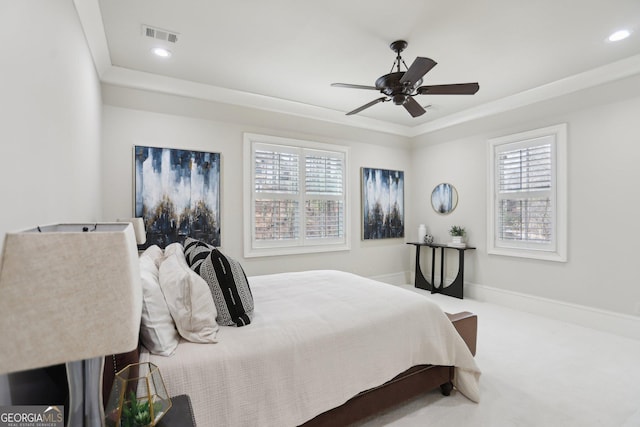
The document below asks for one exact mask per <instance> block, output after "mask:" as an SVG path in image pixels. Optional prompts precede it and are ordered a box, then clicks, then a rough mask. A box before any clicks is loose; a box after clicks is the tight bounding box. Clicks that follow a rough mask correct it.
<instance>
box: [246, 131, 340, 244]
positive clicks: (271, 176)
mask: <svg viewBox="0 0 640 427" xmlns="http://www.w3.org/2000/svg"><path fill="white" fill-rule="evenodd" d="M271 141H275V142H277V143H271ZM294 143H297V144H294ZM331 148H333V146H328V145H326V144H318V143H311V142H308V141H295V140H288V139H284V138H275V137H268V136H263V135H253V134H246V135H245V152H246V153H247V154H249V155H250V158H251V163H250V164H249V165H248V166H249V168H250V174H249V176H248V177H247V175H245V177H246V178H245V179H246V180H247V179H248V181H249V183H250V185H249V186H247V185H245V187H249V188H250V193H251V194H250V197H249V198H248V203H247V204H248V205H249V206H250V208H249V209H250V211H249V212H248V213H247V212H245V218H246V219H247V220H248V223H249V224H250V228H251V233H250V236H251V238H250V239H245V256H259V255H260V254H266V255H273V254H286V253H300V252H317V251H325V250H344V249H345V248H348V242H347V238H346V236H347V209H346V200H347V199H346V176H347V173H346V164H347V150H346V148H344V147H336V148H337V149H336V150H333V149H331Z"/></svg>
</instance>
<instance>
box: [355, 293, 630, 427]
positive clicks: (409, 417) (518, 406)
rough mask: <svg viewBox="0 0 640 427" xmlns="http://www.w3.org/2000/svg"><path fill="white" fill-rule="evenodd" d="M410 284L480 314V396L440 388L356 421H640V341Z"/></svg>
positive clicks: (613, 425)
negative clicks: (444, 393) (472, 398)
mask: <svg viewBox="0 0 640 427" xmlns="http://www.w3.org/2000/svg"><path fill="white" fill-rule="evenodd" d="M406 288H407V289H411V290H414V291H416V292H419V293H422V294H424V295H425V297H426V298H430V299H432V300H433V301H435V302H436V303H437V304H438V305H440V306H441V307H442V309H443V310H444V311H447V312H457V311H472V312H474V313H476V314H478V350H477V355H476V360H477V362H478V366H479V367H480V369H481V370H482V376H481V378H480V392H481V402H480V403H479V404H475V403H473V402H471V401H469V400H467V399H466V398H465V397H464V396H462V395H461V394H460V393H458V392H457V391H455V390H454V391H453V392H452V394H451V396H449V397H444V396H442V395H441V394H440V393H439V392H438V391H434V392H431V393H427V394H424V395H423V396H420V397H418V398H416V399H414V400H413V401H411V402H408V403H406V404H404V405H402V406H400V407H398V408H396V409H394V410H392V411H390V412H387V413H385V414H383V415H381V416H378V417H376V418H375V419H370V420H367V421H365V422H362V423H359V424H358V427H380V426H393V427H421V426H430V427H440V426H443V427H444V426H447V427H450V426H454V427H461V426H474V427H501V426H504V427H514V426H523V427H530V426H535V427H538V426H541V427H547V426H562V427H591V426H603V427H618V426H620V427H632V426H634V427H638V426H640V341H637V340H633V339H629V338H624V337H619V336H616V335H612V334H607V333H603V332H599V331H596V330H592V329H588V328H584V327H580V326H576V325H573V324H570V323H565V322H559V321H556V320H551V319H547V318H544V317H540V316H536V315H532V314H528V313H524V312H521V311H516V310H512V309H509V308H506V307H502V306H498V305H494V304H488V303H484V302H479V301H474V300H471V299H464V300H459V299H456V298H451V297H446V296H442V295H437V294H436V295H431V294H429V293H427V292H425V291H421V290H419V289H415V288H413V287H412V286H406Z"/></svg>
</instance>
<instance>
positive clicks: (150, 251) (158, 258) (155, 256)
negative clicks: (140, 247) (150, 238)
mask: <svg viewBox="0 0 640 427" xmlns="http://www.w3.org/2000/svg"><path fill="white" fill-rule="evenodd" d="M141 256H148V257H149V258H151V259H152V260H153V262H154V263H155V264H156V268H159V267H160V263H161V262H162V258H163V257H164V253H163V251H162V249H160V246H158V245H151V246H149V247H148V248H147V249H145V251H144V252H143V253H142V255H141Z"/></svg>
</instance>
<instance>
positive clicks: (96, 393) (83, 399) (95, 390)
mask: <svg viewBox="0 0 640 427" xmlns="http://www.w3.org/2000/svg"><path fill="white" fill-rule="evenodd" d="M66 366H67V380H68V382H69V407H68V410H67V414H68V415H67V427H80V426H82V427H103V426H104V408H103V406H102V370H103V369H104V357H94V358H92V359H85V360H79V361H76V362H68V363H67V364H66Z"/></svg>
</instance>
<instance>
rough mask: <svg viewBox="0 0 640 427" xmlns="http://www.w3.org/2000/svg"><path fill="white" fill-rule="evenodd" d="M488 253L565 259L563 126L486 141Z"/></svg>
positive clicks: (564, 130) (564, 148)
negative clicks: (487, 159)
mask: <svg viewBox="0 0 640 427" xmlns="http://www.w3.org/2000/svg"><path fill="white" fill-rule="evenodd" d="M488 157H489V159H490V160H489V161H490V164H489V170H490V171H491V174H490V179H489V181H490V182H489V185H488V188H489V198H490V200H489V203H488V206H489V210H490V212H489V215H488V218H489V223H488V229H489V235H488V243H489V244H488V252H489V253H490V254H498V255H512V256H520V257H529V258H538V259H547V260H553V261H566V172H565V171H566V125H558V126H552V127H549V128H544V129H538V130H534V131H530V132H524V133H521V134H516V135H509V136H506V137H502V138H495V139H491V140H489V156H488Z"/></svg>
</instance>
